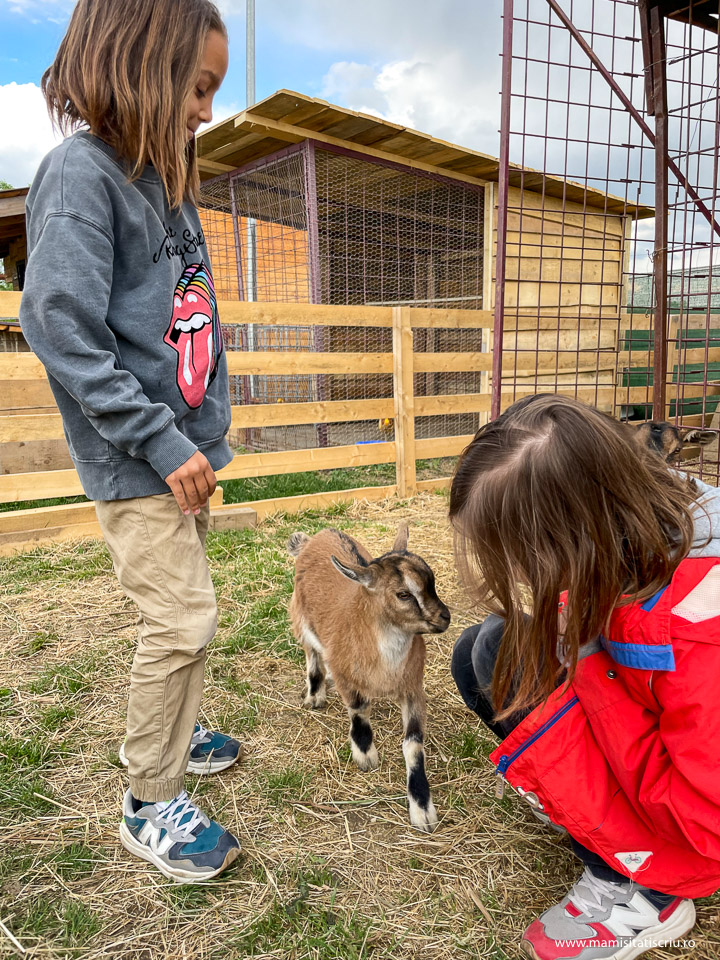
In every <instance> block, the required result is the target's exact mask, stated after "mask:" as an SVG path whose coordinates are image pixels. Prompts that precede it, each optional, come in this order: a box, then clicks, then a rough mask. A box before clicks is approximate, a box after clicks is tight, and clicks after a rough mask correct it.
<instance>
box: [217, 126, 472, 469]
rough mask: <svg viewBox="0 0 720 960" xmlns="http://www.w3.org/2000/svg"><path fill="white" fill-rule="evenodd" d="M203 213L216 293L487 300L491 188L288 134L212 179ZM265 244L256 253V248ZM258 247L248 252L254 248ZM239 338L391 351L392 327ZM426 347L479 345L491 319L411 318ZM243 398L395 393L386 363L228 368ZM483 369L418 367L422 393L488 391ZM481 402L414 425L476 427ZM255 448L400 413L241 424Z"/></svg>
mask: <svg viewBox="0 0 720 960" xmlns="http://www.w3.org/2000/svg"><path fill="white" fill-rule="evenodd" d="M201 206H202V209H201V211H200V212H201V217H202V220H203V226H204V229H205V233H206V237H207V242H208V247H209V249H210V255H211V258H212V262H213V270H214V273H215V277H216V286H217V289H218V296H219V297H227V298H229V299H241V300H242V299H245V300H257V301H275V302H288V303H291V302H298V303H307V302H314V303H322V304H368V305H378V306H396V305H406V306H413V307H421V308H422V307H456V308H457V307H461V308H465V309H480V308H481V307H483V306H484V304H483V279H484V276H483V265H484V256H485V252H484V249H485V248H484V239H485V236H484V218H485V210H484V188H483V187H482V185H478V186H477V187H475V186H473V185H471V184H464V183H461V182H454V181H452V180H450V179H448V178H442V177H434V176H432V175H426V174H424V173H420V172H417V171H415V170H412V169H408V168H403V167H401V166H399V165H397V164H393V163H389V162H380V161H372V160H368V159H365V158H360V157H358V156H355V155H352V154H349V153H347V152H340V151H331V150H328V149H320V148H317V149H316V148H315V146H314V145H312V144H307V143H306V144H304V145H300V146H298V147H297V148H290V149H289V150H285V151H282V152H281V153H279V154H275V155H273V156H272V157H269V158H267V159H265V160H264V161H262V162H260V163H256V164H253V165H251V166H249V167H246V168H244V169H241V170H238V171H237V172H236V173H234V174H231V175H229V176H227V177H221V178H218V179H216V180H213V181H211V182H209V183H207V184H205V185H204V186H203V191H202V196H201ZM253 249H254V251H255V255H254V262H253V254H252V251H253ZM248 251H250V256H249V257H248ZM225 331H226V343H227V345H228V347H229V348H230V349H247V350H303V351H306V350H311V351H330V352H360V353H384V352H391V351H392V331H391V330H390V329H388V328H382V327H362V328H361V327H341V326H331V327H328V326H316V327H307V326H285V325H283V326H273V327H268V326H259V325H252V326H247V327H242V328H240V327H229V326H227V327H225ZM414 347H415V350H416V351H418V352H425V351H430V352H432V351H458V352H459V351H480V350H486V349H487V347H488V337H487V336H484V335H483V332H482V329H481V328H480V327H478V329H477V330H472V329H470V330H468V329H465V330H451V329H432V330H429V329H428V330H425V329H422V330H415V331H414ZM231 384H232V394H233V395H232V399H233V403H237V404H242V403H273V402H278V401H285V402H290V401H310V400H356V399H357V400H364V399H375V398H382V397H392V395H393V384H392V375H390V374H370V375H360V374H350V375H335V374H327V375H313V376H305V375H295V376H292V377H290V376H283V377H279V376H253V377H232V378H231ZM487 389H488V382H487V375H486V374H482V373H479V372H478V373H431V374H429V373H428V374H425V373H423V374H416V375H415V391H416V395H419V396H436V395H440V394H453V393H479V392H482V391H486V390H487ZM480 416H481V415H480V414H465V415H462V414H454V415H452V414H451V415H444V416H435V417H419V418H417V419H416V425H415V430H416V436H417V437H418V438H431V437H445V436H453V435H463V434H468V433H472V432H474V431H475V430H476V429H477V426H478V424H479V422H480ZM240 433H241V434H242V435H241V436H239V437H237V438H236V440H237V442H238V443H242V444H244V445H245V446H247V447H248V448H252V449H258V450H262V449H303V448H307V447H314V446H327V445H338V444H347V443H356V442H360V443H372V442H379V441H384V440H392V439H393V436H394V425H393V423H392V421H390V422H384V421H378V420H372V421H360V422H352V423H330V424H323V425H317V426H314V425H308V426H290V427H269V428H263V429H260V430H252V431H240Z"/></svg>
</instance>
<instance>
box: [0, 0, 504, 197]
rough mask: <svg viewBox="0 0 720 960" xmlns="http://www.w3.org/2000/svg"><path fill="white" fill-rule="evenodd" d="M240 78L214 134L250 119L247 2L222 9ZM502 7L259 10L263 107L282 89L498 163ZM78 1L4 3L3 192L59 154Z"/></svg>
mask: <svg viewBox="0 0 720 960" xmlns="http://www.w3.org/2000/svg"><path fill="white" fill-rule="evenodd" d="M218 5H219V6H220V8H221V11H222V13H223V15H224V17H225V20H226V23H227V27H228V34H229V43H230V67H229V70H228V74H227V77H226V79H225V83H224V84H223V87H222V88H221V90H220V92H219V93H218V94H217V96H216V98H215V115H214V122H217V121H219V120H222V119H224V118H225V117H228V116H231V115H232V114H234V113H237V112H238V111H239V110H242V109H244V107H245V0H224V2H223V0H221V2H219V4H218ZM501 5H502V4H501V0H442V2H440V3H438V2H437V0H432V2H431V0H362V2H358V0H256V99H257V100H262V99H263V98H264V97H267V96H270V95H271V94H272V93H274V92H275V91H276V90H280V89H282V88H286V89H290V90H296V91H298V92H300V93H304V94H307V95H309V96H313V97H321V98H322V99H325V100H329V101H330V102H331V103H336V104H339V105H340V106H345V107H349V108H350V109H353V110H361V111H365V112H368V113H373V114H377V115H380V116H383V117H385V118H387V119H389V120H392V121H395V122H397V123H401V124H403V125H405V126H409V127H413V128H415V129H417V130H422V131H423V132H425V133H429V134H431V135H433V136H436V137H440V138H441V139H444V140H450V141H452V142H455V143H459V144H461V145H462V146H465V147H471V148H474V149H476V150H481V151H482V152H484V153H490V154H492V155H494V156H497V154H498V151H499V134H498V127H499V123H500V119H499V117H500V94H499V91H500V49H501V30H502V25H501ZM72 7H73V3H72V0H0V118H2V119H1V120H0V124H2V128H1V131H0V180H6V181H7V182H9V183H11V184H12V185H13V186H26V185H27V184H28V183H30V181H31V180H32V178H33V176H34V173H35V170H36V169H37V167H38V165H39V163H40V160H41V159H42V157H43V156H44V155H45V154H46V153H47V152H48V150H50V149H51V148H52V147H53V145H54V144H55V143H56V142H57V138H56V137H55V136H54V134H53V131H52V128H51V125H50V121H49V119H48V117H47V112H46V109H45V104H44V101H43V98H42V95H41V93H40V79H41V77H42V74H43V71H44V70H45V69H46V67H47V66H48V65H49V64H50V63H51V62H52V60H53V57H54V54H55V51H56V49H57V47H58V45H59V43H60V40H61V39H62V36H63V34H64V32H65V28H66V26H67V23H68V19H69V16H70V12H71V10H72Z"/></svg>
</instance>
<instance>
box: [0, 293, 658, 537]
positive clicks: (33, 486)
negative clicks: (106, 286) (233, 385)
mask: <svg viewBox="0 0 720 960" xmlns="http://www.w3.org/2000/svg"><path fill="white" fill-rule="evenodd" d="M19 306H20V294H17V293H0V318H3V317H13V316H15V317H16V316H17V312H18V309H19ZM219 308H220V315H221V317H222V322H223V324H226V325H228V324H257V325H263V324H264V325H273V326H278V325H292V326H318V325H327V326H333V327H340V326H346V327H385V328H391V329H392V352H387V353H339V352H338V353H336V352H326V353H320V352H316V353H312V352H294V351H292V352H291V351H289V352H277V351H254V352H240V351H228V352H227V354H226V356H227V362H228V371H229V374H230V375H243V376H246V375H260V376H263V375H265V376H267V375H273V376H278V375H289V374H301V375H308V374H337V375H343V374H378V373H385V374H392V376H393V385H394V390H393V394H394V395H393V396H392V397H385V398H380V399H366V400H334V401H318V402H309V403H308V402H302V403H290V402H289V403H282V404H275V403H272V404H246V405H237V406H233V407H232V428H233V429H251V428H258V427H269V426H289V425H295V424H322V423H338V422H350V421H359V420H374V419H378V420H381V419H384V418H389V419H392V420H393V421H394V424H395V439H394V441H387V442H376V443H368V444H347V445H343V446H330V447H321V448H312V449H304V450H287V451H279V452H266V453H246V454H238V455H236V456H235V457H234V459H233V461H232V462H231V463H230V464H229V465H228V466H227V467H225V468H224V469H223V470H221V471H220V472H219V474H218V478H219V480H220V481H221V482H222V481H223V480H231V479H236V478H250V477H261V476H267V475H273V474H284V473H299V472H307V471H313V470H331V469H335V468H340V467H344V468H347V467H359V466H367V465H371V464H389V463H394V464H395V471H396V482H395V483H394V484H391V485H387V486H381V487H362V488H358V489H353V490H341V491H333V492H327V493H318V494H309V495H303V496H296V497H285V498H281V499H273V500H261V501H254V502H251V503H245V504H233V505H232V506H226V507H224V508H223V511H224V515H225V516H227V515H228V514H229V513H232V512H234V511H243V510H244V511H245V515H246V516H247V511H248V510H252V511H254V516H255V517H256V518H262V517H263V516H266V515H267V514H270V513H273V512H276V511H278V510H284V511H296V510H301V509H307V508H315V507H321V506H324V505H327V504H330V503H338V502H343V501H347V500H350V499H354V498H366V499H383V498H385V497H389V496H393V495H397V496H399V497H411V496H413V495H415V493H416V492H417V491H419V490H428V489H439V488H443V487H446V486H447V485H448V483H449V478H447V477H441V478H438V479H434V480H425V481H418V479H417V477H416V460H418V459H429V458H439V457H454V456H457V455H458V454H459V453H460V452H461V451H462V449H463V448H464V447H465V446H466V445H467V443H468V442H469V441H470V440H471V438H472V434H467V435H463V436H452V437H435V438H430V439H416V437H415V419H416V418H417V417H429V416H437V415H443V414H465V413H472V414H478V415H480V414H483V413H485V414H487V413H489V410H490V393H489V382H490V380H489V373H490V371H491V369H492V352H472V351H468V352H443V353H414V352H413V329H415V328H436V329H456V330H460V329H468V330H469V329H472V330H476V331H477V330H478V329H485V330H487V331H488V337H487V342H490V335H489V331H490V327H491V325H492V315H491V313H490V311H482V310H460V309H458V310H453V309H422V308H420V309H418V308H411V307H402V306H399V307H376V306H367V307H366V306H318V305H315V304H287V303H240V302H233V301H226V302H221V303H220V304H219ZM578 323H579V324H580V327H578ZM513 324H514V328H513V329H511V330H506V331H505V333H504V339H503V348H504V355H503V406H506V405H507V404H508V403H511V402H512V401H513V400H514V399H516V398H517V396H518V395H519V394H522V393H524V392H537V390H538V389H550V390H559V391H561V392H562V391H566V392H568V393H570V394H572V395H575V396H578V397H579V398H580V399H584V400H587V401H588V402H591V403H594V404H596V405H598V406H600V407H603V408H605V409H607V410H610V411H611V410H613V408H614V404H615V403H616V396H617V395H619V394H622V398H621V399H620V400H619V401H618V402H623V403H626V402H632V400H633V399H636V400H637V401H638V402H639V401H641V400H645V399H646V398H647V389H646V388H645V387H633V386H629V385H628V386H627V387H626V388H625V389H622V390H619V388H618V359H619V357H620V351H619V347H621V346H622V344H618V341H617V329H618V324H617V317H616V318H614V320H613V322H612V324H606V323H605V322H604V321H603V322H602V323H601V322H600V321H599V320H598V319H595V320H593V319H592V318H588V319H587V320H585V319H583V320H581V321H578V320H577V319H568V321H567V329H563V321H562V318H561V319H560V320H559V319H558V317H557V316H555V317H554V318H551V317H548V318H547V321H545V320H544V319H541V320H540V321H539V320H538V318H537V316H536V317H534V318H528V320H527V324H524V322H523V320H522V319H520V320H513ZM543 337H544V338H545V339H546V340H547V344H550V347H551V349H548V346H547V344H546V345H545V349H546V350H547V351H548V352H545V353H541V352H540V351H539V348H538V346H537V345H538V344H539V343H540V341H541V339H542V338H543ZM583 337H586V338H587V340H588V345H586V346H581V343H582V342H583ZM528 339H529V341H531V342H534V343H535V345H536V346H535V350H532V349H530V350H527V348H526V347H525V346H524V345H525V342H526V341H527V340H528ZM593 345H594V346H593ZM518 351H521V352H518ZM624 355H625V356H627V355H628V354H627V351H625V354H624ZM462 371H475V372H477V371H482V372H486V373H487V374H488V376H487V377H486V378H485V380H486V382H487V384H488V387H487V389H486V390H485V391H483V392H479V393H462V394H452V395H442V396H416V395H415V393H414V390H413V374H414V373H420V372H424V373H457V372H462ZM545 383H547V384H549V385H548V386H543V384H545ZM0 391H1V393H2V396H3V398H4V399H3V400H2V402H0V408H2V409H0V450H1V449H2V445H3V444H19V443H20V444H28V445H32V444H33V443H36V442H38V441H62V438H63V430H62V422H61V418H60V414H59V413H58V412H57V408H56V407H55V406H54V402H53V400H52V394H51V393H50V390H49V385H48V383H47V378H46V376H45V372H44V369H43V367H42V364H41V363H40V361H39V360H38V359H37V358H36V357H35V356H34V355H33V354H32V353H28V352H26V353H17V352H15V353H0ZM76 494H82V487H81V485H80V480H79V478H78V475H77V473H76V472H75V470H74V469H68V468H65V469H51V470H42V469H41V470H35V471H33V472H11V473H5V474H2V475H0V503H10V502H17V501H25V500H33V501H34V500H42V499H47V498H55V497H70V496H73V495H76ZM219 496H220V495H219ZM218 509H219V503H218V501H217V500H216V501H215V505H214V511H215V512H217V510H218ZM238 515H239V514H238ZM98 534H99V528H98V526H97V521H96V518H95V512H94V507H93V505H92V503H90V504H86V503H81V504H75V505H67V506H56V507H40V508H36V509H31V510H13V511H5V512H0V553H7V552H10V551H11V550H13V549H16V548H17V547H18V546H22V545H23V544H27V543H28V542H32V541H36V542H40V541H43V540H51V539H61V538H68V537H74V536H83V535H98Z"/></svg>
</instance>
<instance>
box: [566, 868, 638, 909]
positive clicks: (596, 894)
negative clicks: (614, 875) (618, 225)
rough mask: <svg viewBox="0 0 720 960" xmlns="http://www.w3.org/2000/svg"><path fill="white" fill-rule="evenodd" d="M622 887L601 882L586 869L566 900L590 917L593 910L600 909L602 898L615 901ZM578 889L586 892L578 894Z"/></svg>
mask: <svg viewBox="0 0 720 960" xmlns="http://www.w3.org/2000/svg"><path fill="white" fill-rule="evenodd" d="M624 886H625V885H624V884H620V883H612V882H611V881H609V880H601V879H600V878H599V877H596V876H595V874H594V873H592V872H591V871H590V869H589V868H587V867H586V868H585V871H584V873H583V875H582V877H581V878H580V879H579V880H578V881H577V883H576V884H575V885H574V886H573V887H572V889H571V890H570V893H569V894H568V898H569V899H570V901H571V902H572V903H573V904H574V905H575V906H576V907H577V908H578V910H582V912H583V913H584V914H586V915H587V916H588V917H591V916H592V915H593V913H594V912H595V910H597V909H598V908H599V907H602V905H603V902H602V899H603V897H610V898H611V899H612V900H615V898H616V897H617V895H618V893H619V892H620V889H621V887H624ZM580 887H583V888H584V890H585V891H586V892H584V893H580V892H579V889H578V888H580Z"/></svg>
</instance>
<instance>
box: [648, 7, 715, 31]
mask: <svg viewBox="0 0 720 960" xmlns="http://www.w3.org/2000/svg"><path fill="white" fill-rule="evenodd" d="M660 12H661V13H662V14H664V15H665V16H666V17H670V19H671V20H680V22H681V23H691V24H694V25H695V26H697V27H703V28H704V29H705V30H711V31H712V32H713V33H718V2H717V0H660Z"/></svg>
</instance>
